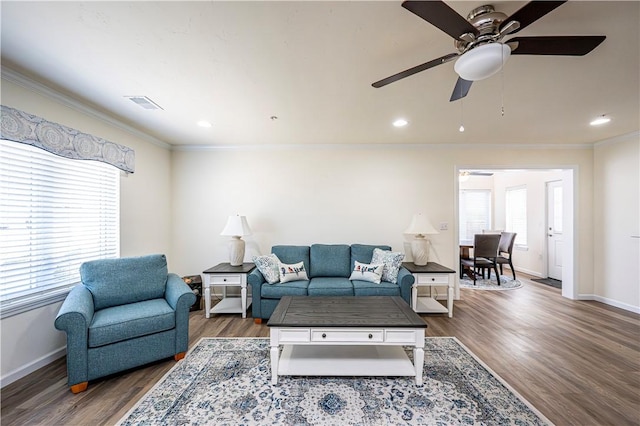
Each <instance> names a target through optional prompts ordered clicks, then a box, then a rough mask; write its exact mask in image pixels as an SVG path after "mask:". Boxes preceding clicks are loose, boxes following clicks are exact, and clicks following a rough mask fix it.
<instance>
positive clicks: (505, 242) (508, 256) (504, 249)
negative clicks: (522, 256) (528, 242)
mask: <svg viewBox="0 0 640 426" xmlns="http://www.w3.org/2000/svg"><path fill="white" fill-rule="evenodd" d="M516 235H517V234H516V233H515V232H503V233H501V234H500V244H498V257H497V258H496V261H497V262H498V265H500V274H501V275H502V274H503V272H502V265H509V268H511V273H512V274H513V279H514V280H515V279H516V270H515V268H514V267H513V260H512V259H513V255H512V253H513V244H514V243H515V241H516Z"/></svg>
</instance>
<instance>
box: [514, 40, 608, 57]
mask: <svg viewBox="0 0 640 426" xmlns="http://www.w3.org/2000/svg"><path fill="white" fill-rule="evenodd" d="M605 38H606V37H605V36H538V37H516V38H512V39H511V40H509V41H508V44H511V43H517V44H518V46H517V47H516V48H515V49H514V50H513V51H512V52H511V54H512V55H565V56H582V55H586V54H587V53H589V52H591V51H592V50H593V49H595V48H596V47H598V45H599V44H600V43H602V42H603V41H604V39H605Z"/></svg>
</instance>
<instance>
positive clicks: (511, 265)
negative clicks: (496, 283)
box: [509, 260, 516, 281]
mask: <svg viewBox="0 0 640 426" xmlns="http://www.w3.org/2000/svg"><path fill="white" fill-rule="evenodd" d="M509 268H511V273H512V274H513V280H514V281H515V279H516V270H515V268H514V267H513V263H511V260H509Z"/></svg>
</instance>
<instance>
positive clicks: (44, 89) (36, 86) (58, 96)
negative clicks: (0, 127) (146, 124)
mask: <svg viewBox="0 0 640 426" xmlns="http://www.w3.org/2000/svg"><path fill="white" fill-rule="evenodd" d="M2 79H4V80H7V81H9V82H11V83H14V84H17V85H19V86H22V87H24V88H25V89H28V90H31V91H33V92H35V93H38V94H39V95H42V96H46V97H48V98H50V99H53V100H55V101H56V102H59V103H61V104H63V105H65V106H67V107H69V108H72V109H74V110H76V111H78V112H81V113H83V114H86V115H88V116H90V117H92V118H95V119H97V120H100V121H103V122H105V123H108V124H110V125H112V126H114V127H117V128H119V129H121V130H124V131H125V132H128V133H131V134H132V135H134V136H136V137H138V138H140V139H143V140H145V141H147V142H150V143H152V144H153V145H156V146H159V147H161V148H164V149H167V150H171V148H172V145H171V144H168V143H167V142H164V141H162V140H160V139H157V138H155V137H153V136H151V135H149V134H147V133H145V132H143V131H141V130H138V129H136V128H135V127H133V126H130V125H128V124H126V123H123V122H122V121H120V120H118V119H117V118H114V117H112V116H110V115H108V114H106V113H104V112H101V111H98V110H97V109H95V108H92V107H90V106H87V105H85V104H83V103H82V102H80V101H78V100H76V99H74V98H72V97H70V96H68V95H65V94H63V93H60V92H58V91H57V90H54V89H52V88H50V87H48V86H46V85H44V84H42V83H40V82H38V81H36V80H33V79H32V78H30V77H27V76H25V75H23V74H21V73H19V72H18V71H15V70H12V69H11V68H8V67H6V66H2Z"/></svg>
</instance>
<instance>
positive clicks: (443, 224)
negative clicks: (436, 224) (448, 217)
mask: <svg viewBox="0 0 640 426" xmlns="http://www.w3.org/2000/svg"><path fill="white" fill-rule="evenodd" d="M440 230H441V231H448V230H449V224H448V223H447V222H441V223H440Z"/></svg>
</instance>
